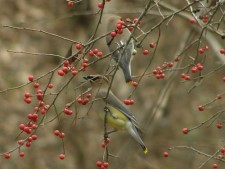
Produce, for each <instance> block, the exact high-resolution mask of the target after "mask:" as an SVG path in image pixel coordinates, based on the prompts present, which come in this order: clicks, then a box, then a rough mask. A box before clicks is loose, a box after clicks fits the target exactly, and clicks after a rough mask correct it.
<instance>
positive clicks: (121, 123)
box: [83, 75, 148, 154]
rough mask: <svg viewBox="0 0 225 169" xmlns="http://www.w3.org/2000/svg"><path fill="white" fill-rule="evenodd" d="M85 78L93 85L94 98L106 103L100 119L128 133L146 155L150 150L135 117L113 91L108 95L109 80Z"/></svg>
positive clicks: (99, 76) (92, 77)
mask: <svg viewBox="0 0 225 169" xmlns="http://www.w3.org/2000/svg"><path fill="white" fill-rule="evenodd" d="M83 78H84V79H85V80H87V81H89V82H90V83H91V91H92V94H93V96H94V98H95V99H100V100H103V101H104V102H105V103H102V104H104V105H105V107H104V106H102V111H101V112H99V114H100V117H101V118H102V119H105V118H106V124H108V125H110V126H111V127H113V128H114V129H115V130H126V131H128V132H129V133H130V134H131V136H132V137H133V138H134V139H135V140H136V141H137V142H138V143H139V144H140V146H141V147H142V149H143V151H144V153H145V154H146V153H147V152H148V149H147V148H146V146H145V144H144V142H143V141H142V139H141V137H140V135H139V132H141V129H140V127H139V125H138V123H137V121H136V119H135V117H134V116H133V115H132V114H131V113H130V112H129V111H128V110H127V108H126V107H125V106H124V105H123V103H122V102H121V101H120V100H119V99H118V98H117V97H116V96H115V95H114V94H113V93H112V91H111V90H110V91H109V93H108V88H109V80H108V79H107V78H106V77H105V76H102V75H89V76H86V77H83ZM107 93H108V95H107Z"/></svg>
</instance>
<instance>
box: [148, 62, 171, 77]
mask: <svg viewBox="0 0 225 169" xmlns="http://www.w3.org/2000/svg"><path fill="white" fill-rule="evenodd" d="M173 65H174V64H173V62H170V63H164V64H162V66H158V67H156V68H155V69H154V70H153V71H152V74H153V75H154V76H155V78H156V79H164V78H165V77H166V75H165V73H163V72H164V71H165V70H166V69H168V68H172V67H173Z"/></svg>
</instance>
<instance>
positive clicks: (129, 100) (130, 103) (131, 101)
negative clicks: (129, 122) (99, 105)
mask: <svg viewBox="0 0 225 169" xmlns="http://www.w3.org/2000/svg"><path fill="white" fill-rule="evenodd" d="M123 103H124V104H125V105H133V104H134V103H135V101H134V100H133V99H125V100H124V101H123Z"/></svg>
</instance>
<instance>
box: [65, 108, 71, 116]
mask: <svg viewBox="0 0 225 169" xmlns="http://www.w3.org/2000/svg"><path fill="white" fill-rule="evenodd" d="M64 113H65V114H66V115H72V114H73V111H72V110H70V109H67V108H65V109H64Z"/></svg>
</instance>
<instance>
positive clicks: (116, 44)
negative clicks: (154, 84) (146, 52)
mask: <svg viewBox="0 0 225 169" xmlns="http://www.w3.org/2000/svg"><path fill="white" fill-rule="evenodd" d="M119 21H121V17H120V16H117V15H110V16H108V18H107V24H106V25H107V28H106V29H107V32H113V31H114V32H117V24H118V22H119ZM129 37H130V31H129V30H128V29H127V28H124V29H123V30H122V33H120V34H119V33H117V34H116V36H115V37H114V36H113V37H112V36H111V34H110V35H107V36H106V43H107V45H108V47H109V51H110V52H114V53H113V54H112V57H113V59H114V60H115V61H116V62H117V63H118V62H119V63H118V64H119V67H120V68H121V69H122V71H123V74H124V78H125V81H126V82H127V83H128V84H130V85H132V78H131V60H132V57H133V55H135V54H136V53H137V52H136V50H135V49H134V40H133V39H131V40H130V42H129V44H128V45H127V46H126V49H124V48H120V47H121V46H125V45H126V43H127V40H128V39H129ZM118 48H119V49H118ZM116 49H118V50H116ZM123 50H124V52H123ZM122 52H123V56H122Z"/></svg>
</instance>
